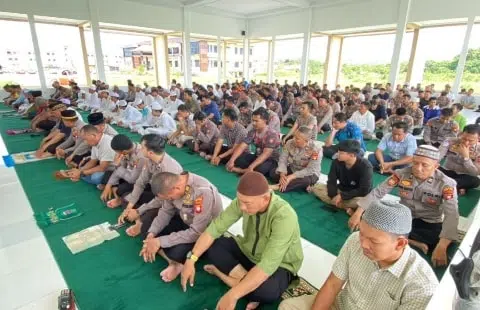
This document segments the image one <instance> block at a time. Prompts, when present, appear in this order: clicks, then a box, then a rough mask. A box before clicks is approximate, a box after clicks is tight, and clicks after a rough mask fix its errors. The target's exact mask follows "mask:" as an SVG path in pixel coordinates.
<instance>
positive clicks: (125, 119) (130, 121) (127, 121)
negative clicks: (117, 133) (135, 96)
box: [115, 105, 142, 127]
mask: <svg viewBox="0 0 480 310" xmlns="http://www.w3.org/2000/svg"><path fill="white" fill-rule="evenodd" d="M115 122H116V123H119V122H122V126H123V127H130V126H132V125H136V124H140V123H141V122H142V113H141V112H140V111H138V110H137V109H135V108H134V107H132V106H131V105H128V106H127V108H126V109H125V110H123V111H122V113H121V115H120V117H119V118H117V119H116V120H115Z"/></svg>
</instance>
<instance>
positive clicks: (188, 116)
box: [168, 104, 196, 148]
mask: <svg viewBox="0 0 480 310" xmlns="http://www.w3.org/2000/svg"><path fill="white" fill-rule="evenodd" d="M177 119H178V124H177V130H176V131H175V132H173V133H172V134H171V135H170V136H169V137H168V144H170V145H176V146H177V147H178V148H181V147H183V144H184V143H186V142H187V141H189V140H193V133H194V132H195V130H196V125H195V122H194V120H193V114H192V113H191V112H190V110H189V109H188V107H187V106H186V105H184V104H181V105H180V106H178V111H177Z"/></svg>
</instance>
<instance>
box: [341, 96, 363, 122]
mask: <svg viewBox="0 0 480 310" xmlns="http://www.w3.org/2000/svg"><path fill="white" fill-rule="evenodd" d="M360 102H361V101H360ZM360 102H359V103H358V105H357V104H356V103H355V101H353V100H348V101H347V103H346V104H345V105H344V106H343V110H342V112H343V113H345V115H346V116H347V119H350V117H352V115H353V113H355V112H357V110H358V107H359V105H360Z"/></svg>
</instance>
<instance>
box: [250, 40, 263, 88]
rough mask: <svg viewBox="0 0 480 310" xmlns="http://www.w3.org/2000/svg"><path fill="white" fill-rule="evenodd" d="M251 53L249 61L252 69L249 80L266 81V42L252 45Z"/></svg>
mask: <svg viewBox="0 0 480 310" xmlns="http://www.w3.org/2000/svg"><path fill="white" fill-rule="evenodd" d="M250 50H251V51H252V53H251V57H250V61H251V62H252V68H251V69H250V70H249V71H250V78H251V79H255V80H257V81H259V80H263V81H266V80H267V71H268V42H261V43H254V44H252V45H251V48H250Z"/></svg>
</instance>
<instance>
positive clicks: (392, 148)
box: [368, 122, 417, 174]
mask: <svg viewBox="0 0 480 310" xmlns="http://www.w3.org/2000/svg"><path fill="white" fill-rule="evenodd" d="M416 149H417V139H415V137H414V136H412V134H410V133H408V125H407V123H404V122H398V123H395V124H393V130H392V133H388V134H387V135H386V136H384V137H383V138H382V140H381V141H380V143H379V144H378V146H377V150H376V151H375V153H374V154H370V155H369V156H368V160H369V161H370V163H371V164H372V166H373V168H374V169H375V170H377V171H380V173H381V174H384V173H392V172H393V170H394V169H401V168H405V167H406V166H407V165H409V164H410V163H411V162H412V158H413V154H414V153H415V150H416Z"/></svg>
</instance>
